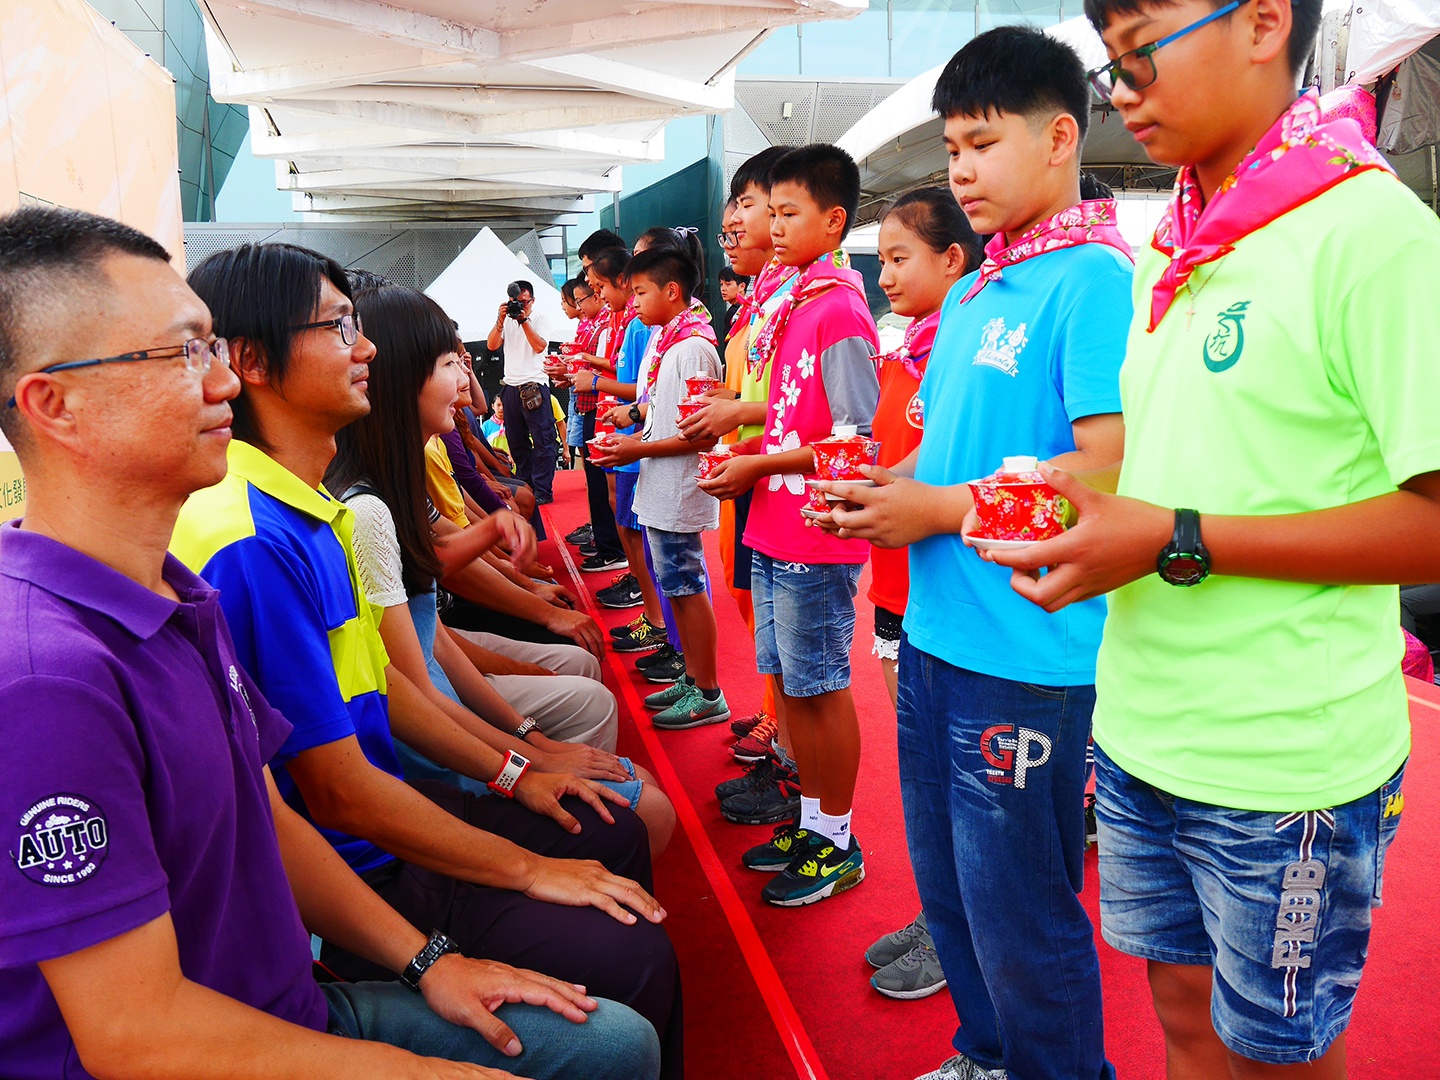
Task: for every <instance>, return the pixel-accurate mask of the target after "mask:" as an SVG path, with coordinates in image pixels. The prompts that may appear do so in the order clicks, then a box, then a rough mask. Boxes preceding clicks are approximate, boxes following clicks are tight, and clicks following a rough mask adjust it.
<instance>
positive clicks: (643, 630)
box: [610, 615, 666, 653]
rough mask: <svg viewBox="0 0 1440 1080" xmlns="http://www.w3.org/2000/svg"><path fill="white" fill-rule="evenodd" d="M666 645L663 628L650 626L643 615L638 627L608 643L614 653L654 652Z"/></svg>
mask: <svg viewBox="0 0 1440 1080" xmlns="http://www.w3.org/2000/svg"><path fill="white" fill-rule="evenodd" d="M665 644H666V640H665V627H664V626H655V625H652V624H651V622H650V620H649V619H647V618H645V616H644V615H641V616H640V625H639V626H637V627H636V628H635V629H634V630H632V631H630V633H628V634H626V635H625V636H624V637H617V638H615V639H614V640H613V641H611V642H610V645H611V647H612V648H613V649H614V650H615V651H616V652H623V653H632V652H654V651H655V650H657V649H659V648H661V647H662V646H664V645H665Z"/></svg>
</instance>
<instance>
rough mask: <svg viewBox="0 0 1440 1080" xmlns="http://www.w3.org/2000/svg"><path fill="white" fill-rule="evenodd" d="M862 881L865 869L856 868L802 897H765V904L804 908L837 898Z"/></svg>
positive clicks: (862, 867)
mask: <svg viewBox="0 0 1440 1080" xmlns="http://www.w3.org/2000/svg"><path fill="white" fill-rule="evenodd" d="M786 865H787V866H788V865H789V864H788V863H787V864H786ZM864 880H865V867H864V866H857V867H856V868H855V869H854V870H852V871H850V873H848V874H842V875H841V876H840V877H839V878H837V879H836V880H834V881H830V882H827V883H826V884H824V885H822V886H820V888H818V889H816V890H815V891H814V892H812V893H806V894H805V895H804V896H791V897H786V898H785V899H784V900H771V899H769V898H768V897H766V898H765V902H766V903H767V904H773V905H775V906H776V907H804V906H805V905H807V904H818V903H819V902H820V901H821V900H826V899H829V898H830V897H832V896H839V895H840V894H841V893H842V892H848V891H849V890H851V889H853V888H854V887H855V886H856V885H859V884H860V883H861V882H862V881H864Z"/></svg>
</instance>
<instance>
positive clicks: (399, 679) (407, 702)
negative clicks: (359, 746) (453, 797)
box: [387, 667, 505, 781]
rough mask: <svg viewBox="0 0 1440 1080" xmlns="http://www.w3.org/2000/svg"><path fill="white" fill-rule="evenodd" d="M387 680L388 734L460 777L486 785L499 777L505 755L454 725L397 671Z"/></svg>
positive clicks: (388, 674) (459, 726)
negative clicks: (466, 777) (388, 681)
mask: <svg viewBox="0 0 1440 1080" xmlns="http://www.w3.org/2000/svg"><path fill="white" fill-rule="evenodd" d="M387 677H389V678H390V679H391V681H390V684H389V688H388V696H389V704H390V731H391V733H392V734H393V735H394V736H395V738H396V739H398V740H400V741H401V742H403V743H404V744H405V745H406V746H408V747H410V748H411V749H413V750H415V751H416V752H418V753H420V754H423V755H424V756H425V757H427V758H429V759H430V760H431V761H433V762H435V763H436V764H438V765H440V766H442V767H444V768H447V769H454V770H455V771H456V772H458V773H459V774H460V775H462V776H468V777H471V778H472V779H475V780H481V781H488V780H491V779H493V778H494V777H495V776H496V775H497V774H499V772H500V768H501V766H502V765H504V763H505V755H504V753H502V752H501V751H499V750H497V749H495V747H493V746H490V745H489V744H488V743H487V742H485V741H484V740H482V739H479V738H477V737H476V735H475V734H474V733H473V732H470V731H467V730H465V728H464V727H462V726H461V725H460V724H458V723H456V722H455V720H454V719H453V718H452V717H450V716H449V715H448V714H447V712H446V711H445V710H443V709H441V708H440V707H439V706H438V705H436V704H435V702H433V701H431V700H430V699H429V698H428V697H426V695H425V693H424V691H422V690H421V689H420V688H419V687H417V686H416V685H415V684H414V683H412V682H411V681H410V680H409V679H407V678H406V677H405V676H404V675H403V674H402V673H401V672H400V671H398V670H397V669H396V668H394V667H391V668H390V669H389V670H388V671H387Z"/></svg>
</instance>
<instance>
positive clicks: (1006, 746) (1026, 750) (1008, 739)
mask: <svg viewBox="0 0 1440 1080" xmlns="http://www.w3.org/2000/svg"><path fill="white" fill-rule="evenodd" d="M1012 732H1013V733H1014V734H1013V735H1012V734H1011V733H1012ZM1036 747H1038V748H1039V749H1038V756H1037V755H1036V754H1034V753H1032V751H1033V750H1035V748H1036ZM1052 748H1053V747H1052V744H1051V742H1050V736H1048V735H1044V734H1042V733H1040V732H1038V731H1032V730H1031V729H1030V728H1026V727H1022V728H1018V729H1017V728H1016V727H1015V725H1014V724H996V725H994V726H993V727H988V728H986V729H985V730H984V731H983V732H981V733H980V756H981V757H983V758H984V759H985V760H986V761H987V762H989V763H990V764H991V765H992V766H993V768H990V769H986V770H985V772H986V777H985V778H986V779H987V780H989V781H990V783H992V784H1013V785H1014V786H1015V790H1017V791H1022V790H1024V788H1025V779H1026V776H1027V774H1028V773H1029V771H1030V770H1031V769H1038V768H1039V767H1040V766H1041V765H1044V764H1045V763H1046V762H1047V761H1049V760H1050V751H1051V749H1052Z"/></svg>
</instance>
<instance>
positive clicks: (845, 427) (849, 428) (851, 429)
mask: <svg viewBox="0 0 1440 1080" xmlns="http://www.w3.org/2000/svg"><path fill="white" fill-rule="evenodd" d="M830 434H831V435H833V436H834V437H835V438H837V439H853V438H855V436H857V435H859V434H860V428H859V426H858V425H855V424H836V425H835V426H834V428H832V429H831V431H830Z"/></svg>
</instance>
